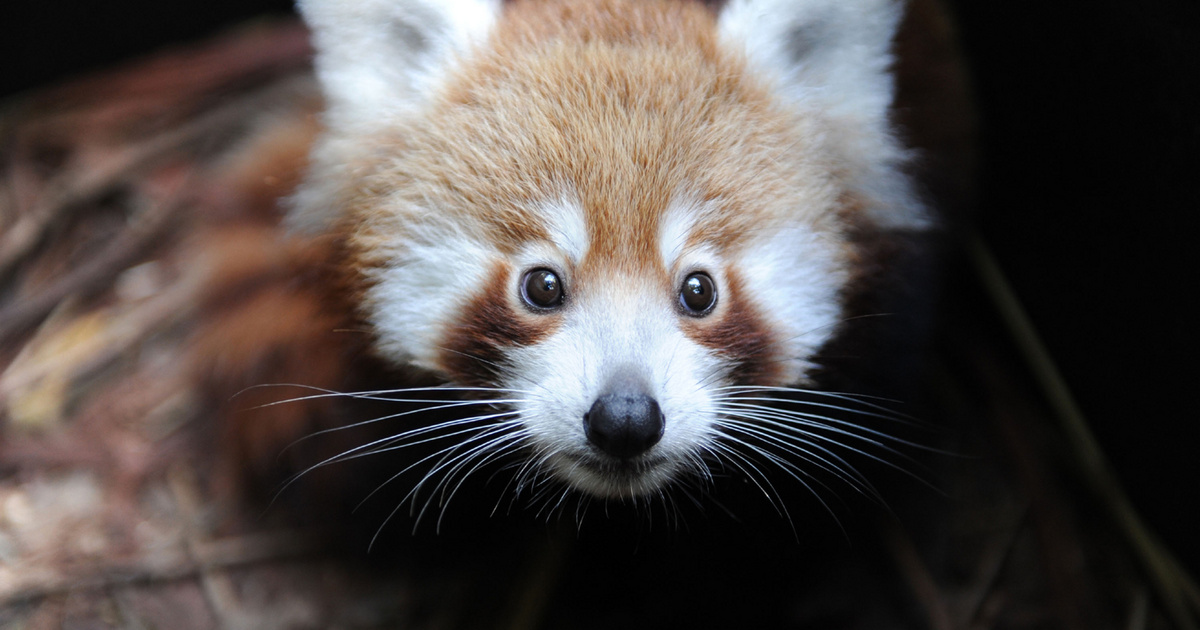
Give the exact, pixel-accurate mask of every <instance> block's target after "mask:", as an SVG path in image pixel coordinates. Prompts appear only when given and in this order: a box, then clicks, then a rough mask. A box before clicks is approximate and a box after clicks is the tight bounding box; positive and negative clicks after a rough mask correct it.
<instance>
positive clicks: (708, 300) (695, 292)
mask: <svg viewBox="0 0 1200 630" xmlns="http://www.w3.org/2000/svg"><path fill="white" fill-rule="evenodd" d="M679 303H680V304H682V305H683V310H684V311H685V312H686V313H687V314H688V315H695V316H702V315H707V314H708V312H709V311H711V310H712V307H713V305H714V304H716V303H717V285H716V284H714V283H713V280H712V278H710V277H709V276H708V274H706V273H704V272H700V271H698V272H696V273H693V274H691V275H689V276H688V277H686V278H684V279H683V288H681V289H680V290H679Z"/></svg>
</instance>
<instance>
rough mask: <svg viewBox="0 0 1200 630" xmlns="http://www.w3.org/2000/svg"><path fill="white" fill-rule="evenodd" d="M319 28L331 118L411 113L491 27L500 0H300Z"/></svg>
mask: <svg viewBox="0 0 1200 630" xmlns="http://www.w3.org/2000/svg"><path fill="white" fill-rule="evenodd" d="M298 4H299V8H300V12H301V13H302V14H303V15H304V20H305V21H306V22H307V23H308V25H309V28H311V29H312V31H313V36H314V44H315V46H316V49H317V58H316V66H317V76H318V77H319V78H320V80H321V84H322V86H323V88H324V90H325V96H326V99H327V100H328V117H329V120H328V122H329V124H330V125H331V126H335V127H343V126H346V125H349V126H351V127H353V128H360V126H367V127H370V126H373V125H376V124H379V123H383V122H386V121H387V120H388V119H390V118H391V117H392V116H395V115H398V114H401V115H411V114H412V113H414V111H419V110H420V108H421V107H422V106H423V105H424V104H425V103H427V102H428V99H429V97H430V95H431V94H432V93H434V92H435V91H436V89H437V86H438V82H439V81H440V80H441V79H442V78H443V77H444V76H445V75H446V74H447V72H448V71H449V70H450V69H451V68H452V66H453V64H454V63H455V61H456V59H457V58H458V57H459V56H460V55H463V54H464V53H466V52H468V51H469V50H470V47H471V46H472V45H474V44H477V43H479V42H481V41H482V40H483V39H484V38H486V37H487V35H488V33H489V32H490V31H491V27H492V25H493V24H494V23H495V21H496V16H497V14H498V13H499V11H500V0H299V3H298Z"/></svg>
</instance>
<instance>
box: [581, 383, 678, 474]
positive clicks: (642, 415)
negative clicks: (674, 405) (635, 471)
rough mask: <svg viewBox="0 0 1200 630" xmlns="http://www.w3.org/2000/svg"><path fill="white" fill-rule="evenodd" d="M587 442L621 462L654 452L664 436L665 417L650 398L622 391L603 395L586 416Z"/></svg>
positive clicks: (638, 393) (635, 391)
mask: <svg viewBox="0 0 1200 630" xmlns="http://www.w3.org/2000/svg"><path fill="white" fill-rule="evenodd" d="M583 428H584V430H585V431H587V438H588V440H589V441H590V442H591V443H592V444H595V445H596V447H597V448H599V449H600V450H602V451H604V452H605V453H608V454H609V455H612V456H613V457H617V458H620V459H630V458H632V457H636V456H638V455H641V454H642V453H645V452H646V451H648V450H650V447H652V446H654V445H655V444H658V441H659V440H660V439H662V435H663V413H662V410H661V409H659V408H658V403H657V402H655V400H654V399H653V398H651V397H650V396H647V395H646V394H644V393H642V392H640V391H637V390H629V389H625V390H623V391H622V389H618V390H617V391H613V392H610V393H607V394H603V395H601V396H600V397H599V398H597V399H596V402H594V403H592V408H591V409H590V410H589V411H588V412H587V413H585V414H583Z"/></svg>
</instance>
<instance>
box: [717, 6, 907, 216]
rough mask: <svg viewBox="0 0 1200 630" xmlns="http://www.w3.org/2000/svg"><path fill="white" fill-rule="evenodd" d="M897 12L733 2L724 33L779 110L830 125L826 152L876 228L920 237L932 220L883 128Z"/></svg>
mask: <svg viewBox="0 0 1200 630" xmlns="http://www.w3.org/2000/svg"><path fill="white" fill-rule="evenodd" d="M902 13H903V6H902V2H901V1H900V0H731V1H730V3H729V5H728V6H726V8H725V9H724V11H723V12H722V13H721V16H720V29H721V38H722V40H723V41H724V43H725V44H726V45H727V46H733V47H735V48H740V49H742V50H743V51H744V52H745V54H746V56H747V59H748V60H749V62H750V64H751V66H752V67H754V68H755V69H757V70H758V71H759V72H761V73H762V74H763V75H764V76H765V77H766V78H767V79H768V80H770V81H771V82H772V83H773V84H774V87H775V88H776V90H777V92H778V93H779V95H780V96H781V97H782V98H783V99H784V100H785V102H787V103H789V104H791V105H792V106H795V107H797V108H799V109H801V110H802V111H805V112H806V113H807V112H813V113H816V114H817V115H820V116H822V117H823V118H824V119H825V120H826V122H827V125H826V128H825V130H824V131H825V134H826V142H827V145H828V146H829V147H830V149H831V150H832V151H833V152H834V153H835V156H836V157H837V158H838V159H839V160H842V161H843V162H844V166H845V167H846V168H847V169H848V171H849V175H850V179H851V186H852V187H853V188H854V191H855V192H857V193H859V194H860V195H862V196H863V198H864V200H865V201H866V202H867V212H868V216H869V217H870V218H871V219H872V220H873V221H874V222H875V224H877V225H879V226H880V227H883V228H889V229H924V228H927V227H928V226H929V218H928V215H927V213H926V210H925V208H924V206H923V204H922V203H921V202H920V200H919V199H918V198H917V195H916V193H915V191H914V190H913V184H912V182H911V181H910V180H909V178H908V177H907V176H906V175H905V174H904V172H903V166H904V163H905V162H906V161H907V159H908V152H907V151H906V150H905V149H904V148H903V147H902V146H901V145H900V144H899V142H897V140H896V138H895V136H894V135H893V134H892V132H891V128H890V125H889V122H888V110H889V108H890V107H891V105H892V99H893V95H894V88H893V83H892V76H891V73H890V66H891V63H892V55H891V44H892V38H893V37H894V36H895V32H896V28H897V27H898V25H899V23H900V18H901V16H902Z"/></svg>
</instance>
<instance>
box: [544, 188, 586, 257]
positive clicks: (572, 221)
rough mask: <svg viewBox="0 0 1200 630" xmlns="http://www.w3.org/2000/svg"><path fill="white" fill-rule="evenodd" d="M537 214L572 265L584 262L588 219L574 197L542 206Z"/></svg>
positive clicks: (554, 242)
mask: <svg viewBox="0 0 1200 630" xmlns="http://www.w3.org/2000/svg"><path fill="white" fill-rule="evenodd" d="M536 213H537V215H538V216H539V217H541V218H542V220H543V222H544V223H545V226H546V230H547V231H548V232H549V234H550V242H551V243H552V244H553V245H554V246H555V247H557V248H558V251H559V252H561V253H562V254H563V255H565V256H566V257H567V258H568V259H569V260H570V261H571V262H572V263H576V264H577V263H579V261H581V260H583V257H584V256H585V255H587V249H588V232H587V218H586V217H585V216H584V213H583V206H582V205H581V204H580V202H579V201H578V200H577V199H576V198H575V197H574V195H563V196H562V197H561V198H560V199H559V200H558V201H555V202H551V203H545V204H542V205H541V206H539V207H538V208H537V210H536Z"/></svg>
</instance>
